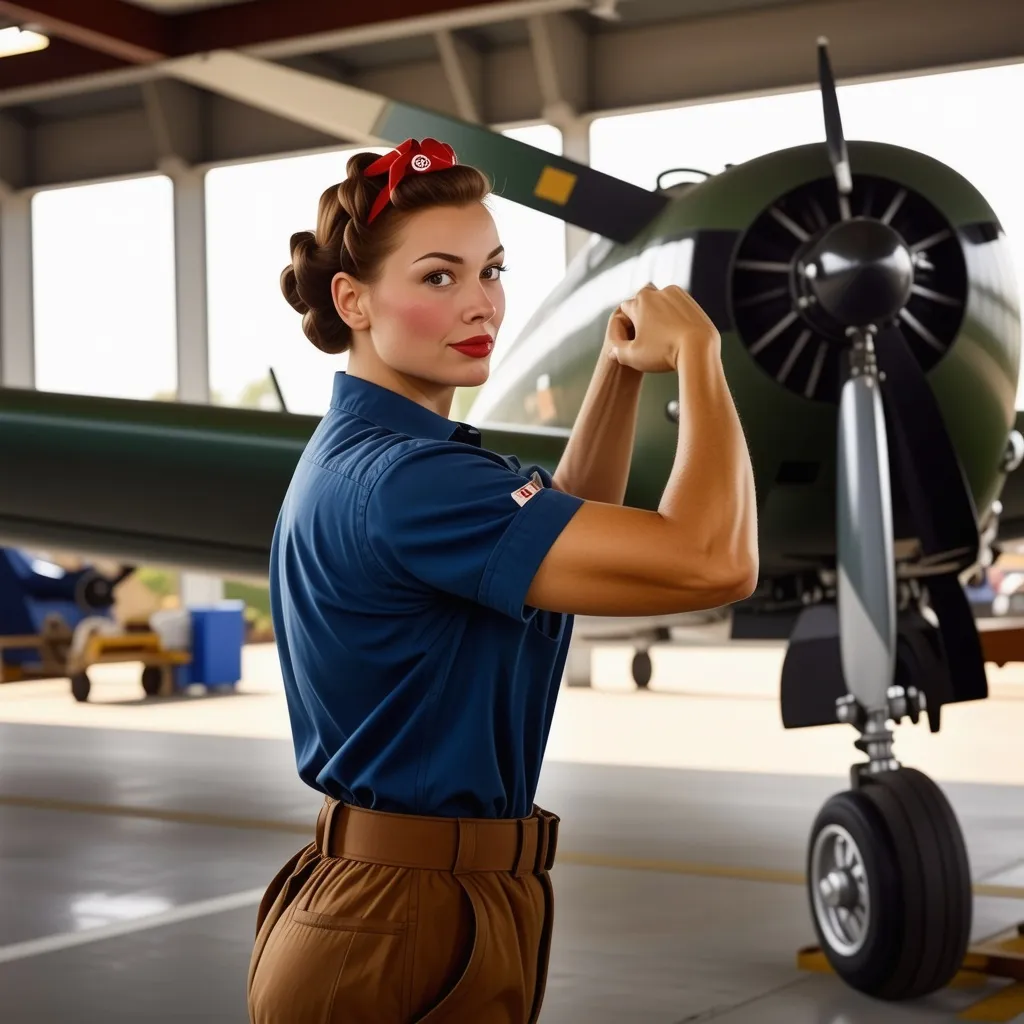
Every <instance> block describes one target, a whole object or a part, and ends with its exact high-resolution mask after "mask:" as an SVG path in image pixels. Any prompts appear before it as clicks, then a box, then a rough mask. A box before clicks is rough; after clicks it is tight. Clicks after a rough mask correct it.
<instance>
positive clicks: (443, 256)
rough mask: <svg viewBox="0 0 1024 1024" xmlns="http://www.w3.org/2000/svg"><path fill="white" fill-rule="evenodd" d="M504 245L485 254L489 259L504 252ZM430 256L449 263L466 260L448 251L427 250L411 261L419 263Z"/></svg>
mask: <svg viewBox="0 0 1024 1024" xmlns="http://www.w3.org/2000/svg"><path fill="white" fill-rule="evenodd" d="M504 251H505V246H503V245H499V246H498V248H497V249H493V250H492V251H491V252H489V253H488V254H487V258H488V259H489V260H492V259H494V257H495V256H497V255H498V253H499V252H504ZM432 257H436V258H437V259H439V260H447V261H448V262H449V263H465V262H466V261H465V260H464V259H463V258H462V257H461V256H453V255H452V254H451V253H450V252H428V253H427V254H426V255H424V256H420V257H419V259H415V260H413V263H419V262H420V260H429V259H431V258H432Z"/></svg>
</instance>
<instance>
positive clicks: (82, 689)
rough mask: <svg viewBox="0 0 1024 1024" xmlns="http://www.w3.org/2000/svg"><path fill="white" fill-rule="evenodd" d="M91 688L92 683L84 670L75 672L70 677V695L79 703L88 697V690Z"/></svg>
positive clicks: (82, 702)
mask: <svg viewBox="0 0 1024 1024" xmlns="http://www.w3.org/2000/svg"><path fill="white" fill-rule="evenodd" d="M91 689H92V683H91V682H90V681H89V677H88V676H87V675H86V674H85V673H84V672H76V673H75V674H74V675H73V676H72V677H71V696H72V697H74V698H75V700H77V701H78V702H79V704H84V703H85V702H86V701H87V700H88V699H89V691H90V690H91Z"/></svg>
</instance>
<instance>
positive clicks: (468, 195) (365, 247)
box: [281, 153, 491, 354]
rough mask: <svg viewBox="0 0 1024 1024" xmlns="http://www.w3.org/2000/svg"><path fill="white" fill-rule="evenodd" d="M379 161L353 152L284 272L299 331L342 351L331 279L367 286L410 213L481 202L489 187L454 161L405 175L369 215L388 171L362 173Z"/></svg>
mask: <svg viewBox="0 0 1024 1024" xmlns="http://www.w3.org/2000/svg"><path fill="white" fill-rule="evenodd" d="M378 158H379V154H377V153H356V154H355V155H354V156H352V157H351V158H350V159H349V161H348V164H347V165H346V167H345V175H346V177H345V180H344V181H342V182H340V183H339V184H337V185H332V186H331V187H330V188H328V189H326V190H325V191H324V193H323V195H321V196H320V207H319V209H318V211H317V218H316V231H315V232H314V231H296V232H295V234H293V235H292V237H291V254H292V259H291V263H289V264H288V266H286V267H285V268H284V270H283V271H282V272H281V291H282V292H283V293H284V297H285V298H286V299H287V300H288V303H289V304H290V305H291V307H292V308H293V309H295V310H296V311H298V312H299V313H301V314H302V330H303V333H304V334H305V335H306V337H307V338H309V340H310V341H311V342H313V344H314V345H316V347H317V348H318V349H321V350H322V351H324V352H330V353H332V354H333V353H338V352H344V351H345V350H346V349H347V348H348V347H349V345H350V344H351V343H352V331H351V329H350V328H349V326H348V324H346V323H345V321H344V320H342V319H341V317H340V316H339V315H338V311H337V310H336V309H335V308H334V300H333V298H332V297H331V281H332V280H333V278H334V275H335V274H337V273H338V272H339V271H345V272H346V273H348V274H351V275H352V276H353V277H355V278H358V279H359V280H360V281H364V282H366V283H367V284H372V283H373V282H374V281H375V280H376V278H377V275H378V274H379V273H380V265H381V263H382V262H383V261H384V259H385V257H387V256H388V254H389V253H390V252H392V251H393V249H394V248H395V247H396V245H397V238H398V232H399V230H400V229H401V227H402V224H403V223H404V221H405V220H406V218H407V216H408V214H409V213H410V212H411V211H413V210H421V209H425V208H427V207H431V206H462V205H464V204H466V203H471V202H474V201H480V200H483V199H484V198H485V197H486V196H487V195H488V193H489V192H490V191H491V183H490V181H489V180H488V178H487V176H486V175H485V174H484V173H483V172H482V171H480V170H478V169H477V168H476V167H472V166H470V165H468V164H456V165H455V166H454V167H445V168H443V169H441V170H437V171H431V172H430V173H429V174H409V175H406V177H404V178H403V179H402V180H401V181H400V182H399V183H398V185H397V187H396V188H395V190H394V191H393V192H392V194H391V199H390V201H389V202H388V204H387V206H385V207H384V209H383V210H382V211H381V212H380V213H379V214H378V215H377V216H376V217H375V218H374V220H373V223H372V224H367V223H366V218H367V216H368V215H369V213H370V210H371V208H372V207H373V203H374V200H375V199H376V198H377V196H378V194H379V193H380V191H381V189H382V188H383V187H384V185H385V183H386V182H387V180H388V179H387V175H386V174H381V175H375V176H374V177H372V178H367V177H366V176H365V175H364V174H363V171H364V170H365V169H366V168H367V167H369V166H370V164H372V163H373V162H374V161H375V160H377V159H378Z"/></svg>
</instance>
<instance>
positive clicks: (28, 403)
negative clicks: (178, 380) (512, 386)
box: [0, 388, 568, 577]
mask: <svg viewBox="0 0 1024 1024" xmlns="http://www.w3.org/2000/svg"><path fill="white" fill-rule="evenodd" d="M318 422H319V418H318V417H316V416H301V415H295V414H288V413H279V412H263V411H258V410H251V409H235V408H226V407H221V406H205V405H191V404H185V403H179V402H144V401H134V400H127V399H111V398H96V397H87V396H80V395H64V394H54V393H49V392H40V391H33V390H22V389H14V388H0V543H3V544H7V545H11V546H20V547H28V548H34V549H37V550H39V549H44V550H45V549H63V550H72V551H80V552H83V553H88V554H89V555H90V556H98V557H109V558H117V559H119V560H121V561H126V562H139V563H146V562H148V563H151V564H156V563H165V564H169V565H175V566H178V567H180V568H186V569H195V570H199V571H205V572H214V573H221V574H224V575H237V576H255V577H265V576H266V572H267V563H268V558H269V554H270V541H271V537H272V534H273V529H274V523H275V521H276V519H277V513H278V510H279V508H280V506H281V501H282V499H283V498H284V494H285V491H286V490H287V487H288V483H289V481H290V480H291V476H292V472H293V471H294V469H295V465H296V463H297V461H298V459H299V457H300V455H301V454H302V450H303V448H304V447H305V445H306V442H307V440H308V439H309V437H310V435H311V434H312V432H313V430H314V428H315V427H316V425H317V423H318ZM481 434H482V436H483V443H484V445H485V446H486V447H488V448H490V449H491V450H493V451H497V452H500V453H501V454H504V455H515V456H516V457H517V458H519V460H520V462H521V463H522V464H523V465H524V466H528V465H532V464H536V465H541V466H543V467H544V468H547V469H551V470H553V469H554V467H555V466H556V465H557V463H558V459H559V458H560V456H561V452H562V449H563V448H564V446H565V441H566V438H567V437H568V431H556V430H545V429H543V428H537V429H535V430H533V429H523V428H516V427H509V428H500V427H495V428H489V427H483V428H481Z"/></svg>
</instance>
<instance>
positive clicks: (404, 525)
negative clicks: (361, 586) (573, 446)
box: [365, 442, 583, 620]
mask: <svg viewBox="0 0 1024 1024" xmlns="http://www.w3.org/2000/svg"><path fill="white" fill-rule="evenodd" d="M532 468H533V467H531V470H532ZM530 475H531V474H530V473H516V472H514V471H513V470H511V469H509V468H508V466H507V465H505V463H504V462H503V461H499V459H498V457H496V456H492V455H490V453H488V452H486V451H484V450H473V449H468V448H467V447H466V446H465V445H456V444H450V443H446V442H421V443H418V444H417V445H416V446H415V447H413V448H411V449H410V450H407V451H405V452H403V453H402V454H400V455H399V456H398V457H397V458H395V459H394V460H393V461H392V462H391V464H390V465H389V466H388V467H387V468H386V469H385V470H384V471H383V472H382V473H381V475H380V476H379V477H378V478H377V480H376V482H375V483H374V485H373V487H372V489H371V491H370V493H369V496H368V498H367V501H366V505H365V517H366V520H365V533H366V540H367V545H368V547H369V549H370V551H371V553H372V555H373V557H374V558H375V560H376V562H377V563H378V564H379V565H380V567H381V568H383V569H384V570H385V571H386V572H387V573H388V574H389V575H391V576H392V577H393V578H394V579H395V580H396V581H397V582H399V583H402V584H404V585H407V586H419V587H428V588H430V589H432V590H439V591H443V592H444V593H447V594H452V595H455V596H457V597H461V598H464V599H465V600H468V601H474V602H476V603H478V604H482V605H485V606H487V607H488V608H492V609H494V610H495V611H498V612H502V613H504V614H506V615H509V616H511V617H512V618H515V619H520V620H524V619H526V618H529V616H530V614H531V609H529V608H528V607H527V606H526V594H527V592H528V591H529V589H530V585H531V583H532V582H533V577H534V575H535V574H536V572H537V569H538V568H539V567H540V564H541V562H543V561H544V557H545V556H546V555H547V553H548V551H549V550H550V548H551V546H552V544H554V542H555V540H557V538H558V536H559V534H561V532H562V530H563V529H565V527H566V525H567V524H568V522H569V520H570V519H572V517H573V515H575V513H576V511H577V509H578V508H579V507H580V505H582V504H583V501H582V499H581V498H577V497H575V496H574V495H570V494H564V493H563V492H561V491H556V490H553V489H551V488H550V487H547V486H545V487H544V488H542V489H541V490H539V491H537V492H536V493H533V494H530V495H529V496H528V497H527V498H526V500H525V501H523V500H522V497H520V500H519V501H517V500H516V497H515V495H516V494H517V493H521V492H522V489H523V488H524V487H526V485H527V484H529V482H530ZM541 479H542V480H544V476H543V475H542V476H541ZM544 482H545V483H549V482H550V481H549V479H548V480H545V481H544ZM520 502H522V503H520Z"/></svg>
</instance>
